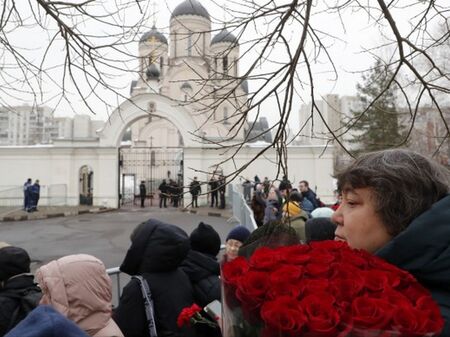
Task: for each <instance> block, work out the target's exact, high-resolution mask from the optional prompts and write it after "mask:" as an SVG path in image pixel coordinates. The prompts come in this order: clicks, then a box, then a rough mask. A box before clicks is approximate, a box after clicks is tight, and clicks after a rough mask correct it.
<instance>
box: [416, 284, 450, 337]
mask: <svg viewBox="0 0 450 337" xmlns="http://www.w3.org/2000/svg"><path fill="white" fill-rule="evenodd" d="M424 290H425V289H424ZM416 308H417V309H418V310H420V312H421V314H422V315H423V316H424V317H427V318H428V320H427V322H426V326H425V329H426V330H428V331H432V332H436V335H439V334H440V332H441V331H442V329H443V328H444V320H443V318H442V315H441V309H440V308H439V306H438V304H437V303H436V302H435V301H434V300H433V298H432V297H431V296H429V295H425V294H424V296H422V297H420V298H419V299H418V300H417V302H416Z"/></svg>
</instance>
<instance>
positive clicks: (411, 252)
mask: <svg viewBox="0 0 450 337" xmlns="http://www.w3.org/2000/svg"><path fill="white" fill-rule="evenodd" d="M376 255H378V256H380V257H382V258H383V259H385V260H386V261H388V262H390V263H392V264H394V265H396V266H398V267H400V268H401V269H404V270H407V271H408V272H410V273H411V274H413V275H414V276H415V277H416V278H417V280H418V281H419V282H420V283H421V284H422V285H423V286H424V287H426V288H427V289H428V290H430V292H431V295H432V296H433V298H434V299H435V300H436V302H437V303H438V304H439V307H440V309H441V313H442V316H443V317H444V320H445V327H444V330H443V332H442V334H441V337H450V195H447V196H446V197H445V198H443V199H441V200H440V201H438V202H437V203H435V204H434V205H433V206H432V207H431V209H429V210H428V211H426V212H424V213H423V214H421V215H420V216H418V217H417V218H416V219H414V220H413V222H411V224H410V225H409V226H408V228H407V229H406V230H404V231H403V232H402V233H400V234H399V235H397V236H396V237H395V238H394V239H392V240H391V241H390V242H389V243H388V244H387V245H386V246H384V247H383V248H381V249H380V250H378V251H377V252H376Z"/></svg>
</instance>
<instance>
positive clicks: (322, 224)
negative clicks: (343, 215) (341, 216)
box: [305, 218, 337, 243]
mask: <svg viewBox="0 0 450 337" xmlns="http://www.w3.org/2000/svg"><path fill="white" fill-rule="evenodd" d="M336 227H337V226H336V224H335V223H333V222H332V221H331V219H330V218H312V219H308V220H307V221H306V223H305V236H306V243H309V242H311V241H323V240H334V232H335V230H336Z"/></svg>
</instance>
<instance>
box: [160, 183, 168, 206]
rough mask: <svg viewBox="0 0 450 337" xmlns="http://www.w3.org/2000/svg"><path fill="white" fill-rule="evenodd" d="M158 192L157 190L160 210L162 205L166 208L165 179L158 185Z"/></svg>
mask: <svg viewBox="0 0 450 337" xmlns="http://www.w3.org/2000/svg"><path fill="white" fill-rule="evenodd" d="M158 190H159V208H162V206H163V205H164V208H167V192H168V186H167V182H166V179H163V181H162V183H161V184H159V187H158Z"/></svg>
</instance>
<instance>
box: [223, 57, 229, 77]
mask: <svg viewBox="0 0 450 337" xmlns="http://www.w3.org/2000/svg"><path fill="white" fill-rule="evenodd" d="M222 66H223V67H222V68H223V73H224V74H227V73H228V57H227V56H224V58H223V59H222Z"/></svg>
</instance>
